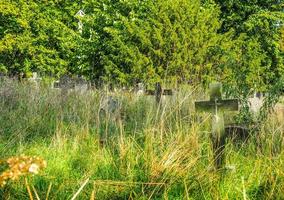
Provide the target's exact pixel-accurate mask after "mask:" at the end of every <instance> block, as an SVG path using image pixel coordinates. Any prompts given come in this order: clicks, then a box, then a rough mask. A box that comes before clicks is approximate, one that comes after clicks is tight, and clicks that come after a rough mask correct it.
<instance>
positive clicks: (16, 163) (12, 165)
mask: <svg viewBox="0 0 284 200" xmlns="http://www.w3.org/2000/svg"><path fill="white" fill-rule="evenodd" d="M5 163H7V164H8V169H7V170H5V171H4V172H2V174H0V187H3V186H4V185H5V184H6V183H7V181H8V180H12V181H14V180H17V179H19V178H20V177H21V176H25V175H28V174H38V173H39V171H40V170H42V169H44V168H45V167H46V161H45V160H43V159H41V158H39V157H29V156H19V157H11V158H9V159H7V160H6V161H5Z"/></svg>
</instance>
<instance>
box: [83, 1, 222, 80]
mask: <svg viewBox="0 0 284 200" xmlns="http://www.w3.org/2000/svg"><path fill="white" fill-rule="evenodd" d="M85 8H86V14H87V16H86V22H85V24H86V25H85V33H84V34H83V35H84V38H86V40H88V41H86V44H85V45H86V46H85V47H86V48H85V49H88V50H87V51H85V55H84V57H85V58H87V59H89V62H90V63H93V65H92V67H93V68H91V69H90V70H91V72H92V73H94V76H95V77H96V78H97V77H98V76H101V75H104V76H105V78H106V79H108V80H113V79H116V80H117V81H119V82H122V83H129V82H130V83H131V82H136V81H145V82H150V83H151V82H152V83H153V82H156V81H159V80H161V79H168V80H174V81H188V80H192V81H193V82H195V81H201V80H202V79H203V78H205V77H204V76H205V75H207V74H208V73H210V70H211V63H210V61H208V59H207V58H206V57H207V54H208V53H209V51H210V47H212V46H215V45H217V38H218V34H217V30H218V29H219V27H220V23H219V19H218V13H219V12H218V9H217V8H216V7H214V5H210V4H209V5H201V4H200V2H199V1H195V0H192V1H185V0H176V1H173V0H167V1H157V2H152V1H143V2H141V1H131V2H125V1H106V0H105V1H88V2H87V3H86V5H85ZM88 47H89V48H88ZM86 53H87V54H86ZM88 73H89V72H88Z"/></svg>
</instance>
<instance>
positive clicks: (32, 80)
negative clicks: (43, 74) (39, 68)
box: [27, 72, 41, 88]
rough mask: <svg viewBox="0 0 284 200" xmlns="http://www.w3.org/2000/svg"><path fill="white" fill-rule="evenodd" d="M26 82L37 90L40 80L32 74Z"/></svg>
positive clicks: (34, 73)
mask: <svg viewBox="0 0 284 200" xmlns="http://www.w3.org/2000/svg"><path fill="white" fill-rule="evenodd" d="M27 81H28V82H30V83H31V84H34V86H35V87H36V88H39V85H40V81H41V78H40V77H38V75H37V72H33V73H32V77H30V78H27Z"/></svg>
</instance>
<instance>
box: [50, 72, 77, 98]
mask: <svg viewBox="0 0 284 200" xmlns="http://www.w3.org/2000/svg"><path fill="white" fill-rule="evenodd" d="M54 88H58V89H61V94H62V96H65V95H66V94H67V93H68V90H70V89H74V88H75V82H74V81H73V80H72V79H71V78H70V77H69V76H67V75H64V76H62V77H61V78H60V79H59V81H56V82H54Z"/></svg>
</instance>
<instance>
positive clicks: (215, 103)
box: [195, 83, 239, 169]
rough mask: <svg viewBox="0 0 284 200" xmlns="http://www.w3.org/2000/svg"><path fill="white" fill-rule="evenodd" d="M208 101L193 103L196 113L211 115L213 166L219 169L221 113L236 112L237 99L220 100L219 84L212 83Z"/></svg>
mask: <svg viewBox="0 0 284 200" xmlns="http://www.w3.org/2000/svg"><path fill="white" fill-rule="evenodd" d="M209 91H210V100H209V101H197V102H195V108H196V110H197V111H205V112H210V113H211V115H212V144H213V152H214V164H215V168H216V169H220V168H221V167H222V165H223V164H224V162H225V160H224V145H225V139H226V138H225V137H224V135H225V125H224V118H223V113H224V112H225V111H238V110H239V102H238V99H222V85H221V83H213V84H210V86H209Z"/></svg>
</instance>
